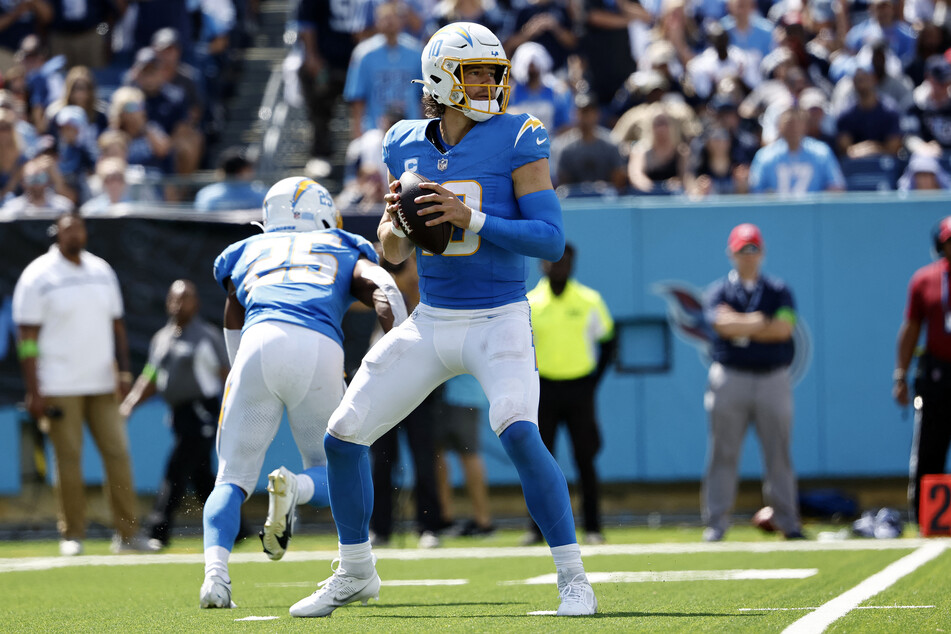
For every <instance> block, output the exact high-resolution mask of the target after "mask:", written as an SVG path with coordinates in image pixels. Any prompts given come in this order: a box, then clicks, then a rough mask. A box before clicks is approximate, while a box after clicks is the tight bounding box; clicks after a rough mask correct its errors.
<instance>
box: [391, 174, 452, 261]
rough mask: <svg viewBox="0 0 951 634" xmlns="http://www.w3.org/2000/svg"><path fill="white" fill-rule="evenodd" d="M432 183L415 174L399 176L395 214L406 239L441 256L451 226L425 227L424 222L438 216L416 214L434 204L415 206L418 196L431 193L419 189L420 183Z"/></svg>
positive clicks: (445, 223)
mask: <svg viewBox="0 0 951 634" xmlns="http://www.w3.org/2000/svg"><path fill="white" fill-rule="evenodd" d="M429 182H432V181H430V180H429V179H427V178H425V177H423V176H420V175H419V174H417V173H416V172H403V174H402V175H401V176H400V184H399V187H397V189H396V193H398V194H399V195H400V210H399V212H398V214H397V218H396V219H397V222H398V223H399V225H400V229H402V230H403V233H405V234H406V237H407V238H409V239H410V240H412V241H413V243H414V244H415V245H416V246H418V247H420V248H421V249H423V250H425V251H429V252H430V253H439V254H442V253H443V252H444V251H445V250H446V247H448V246H449V240H450V238H452V229H453V225H452V224H451V223H448V222H444V223H442V224H440V225H436V226H435V227H428V226H426V221H428V220H432V219H433V218H438V217H439V216H436V215H432V216H419V215H417V214H416V212H417V211H419V210H420V209H425V208H426V207H432V206H433V205H435V204H436V203H422V204H416V202H415V200H416V198H417V197H418V196H425V195H426V194H431V193H433V192H432V190H430V189H421V188H420V186H419V185H420V183H429Z"/></svg>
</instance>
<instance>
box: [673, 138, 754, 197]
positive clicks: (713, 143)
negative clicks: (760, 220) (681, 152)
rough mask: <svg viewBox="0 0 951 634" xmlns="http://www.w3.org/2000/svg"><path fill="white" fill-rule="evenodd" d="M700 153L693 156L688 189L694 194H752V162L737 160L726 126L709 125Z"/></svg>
mask: <svg viewBox="0 0 951 634" xmlns="http://www.w3.org/2000/svg"><path fill="white" fill-rule="evenodd" d="M702 140H703V143H702V145H701V147H700V151H699V153H698V154H697V155H692V156H691V162H692V165H691V167H690V169H689V171H688V177H687V188H686V189H687V191H688V193H690V194H691V195H693V196H709V195H710V194H746V193H749V172H750V167H749V164H744V163H739V164H738V163H735V162H734V159H733V152H732V149H733V148H732V140H733V139H732V137H731V136H730V132H729V131H728V130H727V129H726V128H722V127H718V126H717V127H713V128H710V129H709V130H708V131H707V132H706V133H705V134H704V137H703V139H702Z"/></svg>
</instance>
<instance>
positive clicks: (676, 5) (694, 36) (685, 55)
mask: <svg viewBox="0 0 951 634" xmlns="http://www.w3.org/2000/svg"><path fill="white" fill-rule="evenodd" d="M686 8H687V7H686V2H685V1H684V0H661V2H660V15H659V16H658V17H657V20H656V22H655V24H654V27H653V28H652V29H651V30H650V31H649V32H648V37H649V40H650V41H651V42H652V43H653V42H669V43H670V45H671V47H672V48H673V50H674V51H675V59H674V61H675V62H676V65H677V66H679V67H680V68H685V67H686V66H687V63H688V62H689V61H690V60H692V59H693V58H694V55H695V54H696V51H698V50H700V49H701V48H703V33H702V32H701V31H700V29H699V28H698V27H697V23H696V22H694V21H693V19H691V18H690V17H689V16H688V15H687V11H686ZM634 27H635V31H636V30H639V29H640V27H641V25H640V24H639V23H638V24H635V25H634ZM671 64H672V65H673V62H671Z"/></svg>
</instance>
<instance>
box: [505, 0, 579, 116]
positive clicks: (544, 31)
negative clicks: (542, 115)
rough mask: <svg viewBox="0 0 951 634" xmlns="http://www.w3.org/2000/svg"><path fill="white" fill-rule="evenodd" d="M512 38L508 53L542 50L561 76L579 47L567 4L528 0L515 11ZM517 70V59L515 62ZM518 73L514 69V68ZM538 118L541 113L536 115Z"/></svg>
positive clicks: (506, 47) (506, 43) (551, 66)
mask: <svg viewBox="0 0 951 634" xmlns="http://www.w3.org/2000/svg"><path fill="white" fill-rule="evenodd" d="M513 13H514V20H513V21H514V24H515V28H514V29H513V31H514V32H513V33H512V35H511V36H510V37H509V38H508V39H507V40H506V41H505V50H506V51H516V54H517V51H518V49H519V48H520V47H521V46H523V45H524V44H525V43H527V42H531V43H534V44H537V45H539V46H541V47H542V48H543V49H545V51H547V52H548V54H549V55H550V56H551V62H550V68H549V70H551V71H553V72H555V73H558V74H560V73H561V72H562V71H564V70H566V64H567V62H568V56H569V55H571V54H572V53H573V52H574V50H575V48H576V47H577V46H578V36H577V35H576V33H575V30H574V24H573V23H572V19H571V14H570V12H569V8H568V5H567V4H563V3H561V2H555V1H554V0H526V2H525V3H524V4H523V5H522V6H521V8H519V9H517V11H513ZM512 66H513V67H514V66H515V58H514V57H513V58H512ZM513 71H514V68H513ZM535 114H536V116H537V114H538V113H535Z"/></svg>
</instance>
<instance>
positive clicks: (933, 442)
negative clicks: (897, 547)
mask: <svg viewBox="0 0 951 634" xmlns="http://www.w3.org/2000/svg"><path fill="white" fill-rule="evenodd" d="M932 239H933V242H932V246H933V247H934V249H935V255H936V256H937V259H936V260H935V261H934V262H932V263H931V264H929V265H927V266H923V267H921V268H920V269H918V270H917V271H915V274H914V275H912V277H911V281H910V282H909V283H908V304H907V305H906V307H905V320H904V322H902V325H901V327H900V328H899V330H898V346H897V352H896V355H895V356H896V358H895V371H894V373H893V374H892V378H893V380H894V386H893V387H892V396H893V397H894V398H895V400H896V401H898V404H899V405H901V406H902V407H907V406H908V403H909V401H910V400H911V399H910V393H909V390H908V378H907V377H908V368H909V366H910V365H911V360H912V356H913V355H914V354H915V348H916V347H917V346H918V339H919V336H920V335H921V329H922V326H924V328H925V345H924V349H925V351H924V354H922V355H921V356H920V357H918V363H917V366H916V371H915V383H914V388H915V433H914V439H913V441H912V448H911V462H910V467H909V474H908V475H909V482H908V503H909V504H910V505H911V509H910V511H911V517H912V520H914V518H916V517H917V515H918V508H919V506H918V505H919V497H920V493H921V492H920V489H921V476H923V475H928V474H934V473H945V472H946V470H945V464H946V462H947V458H948V446H949V443H951V434H949V433H948V420H949V419H951V399H949V395H951V313H949V312H948V276H949V270H951V266H949V262H951V216H948V217H946V218H944V219H943V220H941V222H939V223H938V225H937V226H936V227H935V229H934V231H933V233H932Z"/></svg>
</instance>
